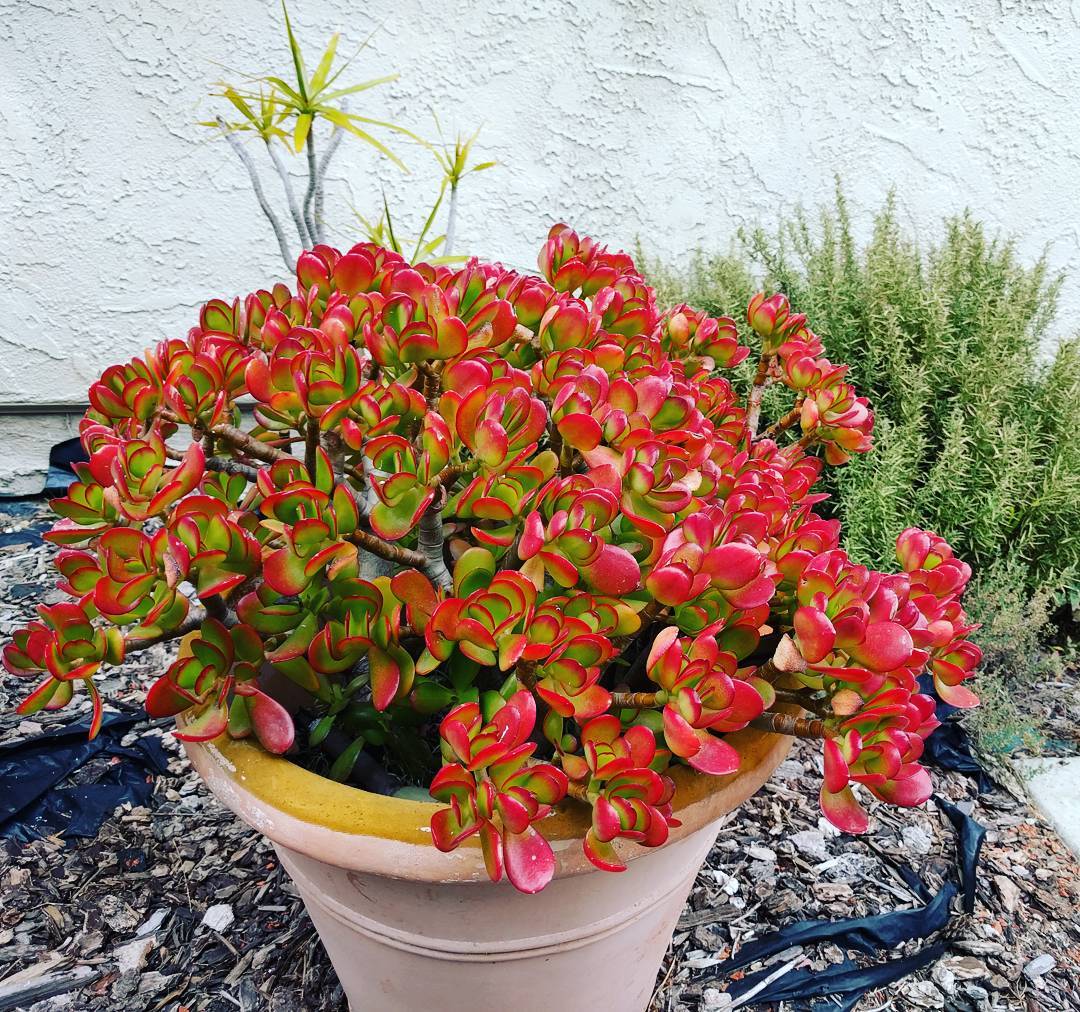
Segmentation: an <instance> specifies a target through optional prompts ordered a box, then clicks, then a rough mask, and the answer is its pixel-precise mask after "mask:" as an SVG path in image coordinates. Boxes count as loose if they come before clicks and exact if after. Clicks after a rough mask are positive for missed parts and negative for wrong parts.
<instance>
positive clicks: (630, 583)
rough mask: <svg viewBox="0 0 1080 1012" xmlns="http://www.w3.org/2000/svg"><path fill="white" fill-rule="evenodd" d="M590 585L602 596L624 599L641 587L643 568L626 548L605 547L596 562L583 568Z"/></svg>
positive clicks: (616, 546)
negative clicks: (623, 597) (608, 595)
mask: <svg viewBox="0 0 1080 1012" xmlns="http://www.w3.org/2000/svg"><path fill="white" fill-rule="evenodd" d="M582 573H583V574H584V575H585V579H586V580H588V581H589V584H590V585H591V586H592V587H593V588H595V589H596V590H598V591H599V592H600V593H601V594H610V595H611V596H612V597H622V596H623V595H624V594H629V593H631V592H632V591H634V590H637V588H638V587H639V586H640V585H641V567H640V566H638V562H637V559H635V558H634V557H633V556H632V555H631V554H630V553H629V552H628V551H627V550H626V549H625V548H620V547H619V546H618V545H604V547H603V549H602V551H601V552H600V555H599V556H598V557H597V559H596V561H595V562H592V563H590V564H589V565H587V566H582Z"/></svg>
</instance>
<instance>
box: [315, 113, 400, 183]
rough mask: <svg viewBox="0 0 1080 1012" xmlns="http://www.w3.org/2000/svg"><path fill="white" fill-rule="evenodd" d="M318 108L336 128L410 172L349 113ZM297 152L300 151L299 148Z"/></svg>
mask: <svg viewBox="0 0 1080 1012" xmlns="http://www.w3.org/2000/svg"><path fill="white" fill-rule="evenodd" d="M318 108H319V113H320V114H321V115H323V116H325V117H326V118H327V119H328V120H329V121H330V122H331V123H333V124H334V125H335V126H338V127H341V129H342V130H348V131H349V133H351V134H355V135H356V136H357V137H359V138H360V139H361V140H362V141H365V142H366V143H368V144H370V145H371V146H372V147H373V148H375V149H376V150H377V151H381V152H382V153H383V154H384V155H386V157H387V158H389V159H390V160H391V161H392V162H393V163H394V164H395V165H397V166H398V167H399V168H401V169H403V170H404V171H405V172H408V171H409V169H408V167H407V166H406V165H405V163H404V162H403V161H402V160H401V159H400V158H398V156H397V155H395V154H394V152H393V151H391V150H390V149H389V148H388V147H387V146H386V145H385V144H383V142H382V141H380V140H378V139H377V138H375V137H372V136H371V134H369V133H367V132H366V131H364V130H361V129H360V128H359V127H358V126H356V125H355V124H354V123H353V122H352V120H353V117H351V116H350V115H349V114H348V113H344V112H342V111H341V110H340V109H334V108H332V107H329V106H321V105H320V106H319V107H318ZM297 150H298V151H299V150H300V149H299V148H297Z"/></svg>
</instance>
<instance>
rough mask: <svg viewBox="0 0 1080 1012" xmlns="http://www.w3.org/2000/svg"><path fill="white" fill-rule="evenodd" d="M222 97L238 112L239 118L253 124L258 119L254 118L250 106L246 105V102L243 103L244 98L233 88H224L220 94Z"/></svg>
mask: <svg viewBox="0 0 1080 1012" xmlns="http://www.w3.org/2000/svg"><path fill="white" fill-rule="evenodd" d="M222 95H224V97H225V98H227V99H228V100H229V101H230V102H231V103H232V104H233V105H234V106H235V107H236V108H237V109H238V110H239V112H240V115H241V116H245V117H246V118H247V119H249V120H251V121H252V122H253V123H254V122H255V121H256V120H257V118H258V117H256V115H255V113H254V111H253V110H252V108H251V106H250V105H248V104H247V102H246V101H244V98H243V97H242V96H241V95H240V93H239V92H238V91H237V90H236V89H235V88H226V89H225V90H224V91H223V92H222Z"/></svg>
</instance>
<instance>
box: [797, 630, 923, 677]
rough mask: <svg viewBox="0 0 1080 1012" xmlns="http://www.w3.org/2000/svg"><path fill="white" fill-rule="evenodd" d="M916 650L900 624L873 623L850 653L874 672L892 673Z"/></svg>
mask: <svg viewBox="0 0 1080 1012" xmlns="http://www.w3.org/2000/svg"><path fill="white" fill-rule="evenodd" d="M914 649H915V644H914V643H912V641H911V633H909V632H908V631H907V629H905V628H904V627H903V626H902V625H900V623H899V622H871V623H870V625H868V626H867V627H866V633H865V636H864V637H863V640H862V642H861V643H856V644H852V645H851V646H849V647H848V653H850V654H851V656H852V657H854V658H855V660H856V661H857V662H858V663H859V664H862V665H865V666H866V667H868V668H870V669H871V670H872V671H892V670H893V669H895V668H899V667H900V666H901V665H904V664H907V662H908V661H909V660H910V659H911V652H912V650H914ZM807 659H808V660H809V658H807Z"/></svg>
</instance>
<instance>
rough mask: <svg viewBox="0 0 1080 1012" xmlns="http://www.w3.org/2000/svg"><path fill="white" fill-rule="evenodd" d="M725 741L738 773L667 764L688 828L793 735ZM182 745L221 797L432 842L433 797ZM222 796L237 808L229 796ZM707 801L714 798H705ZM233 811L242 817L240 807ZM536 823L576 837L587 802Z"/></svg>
mask: <svg viewBox="0 0 1080 1012" xmlns="http://www.w3.org/2000/svg"><path fill="white" fill-rule="evenodd" d="M726 741H727V742H728V743H729V744H730V745H732V747H734V748H735V749H736V750H737V751H738V752H739V754H740V756H741V758H742V763H741V765H740V768H739V770H738V772H736V773H732V774H729V775H727V776H719V777H718V776H708V775H704V774H701V773H698V772H696V771H695V770H692V769H690V768H689V767H685V766H677V767H673V768H672V769H671V770H669V775H670V776H671V777H672V779H673V780H674V781H675V786H676V792H675V797H674V799H673V807H674V809H675V812H676V813H677V814H678V815H679V816H680V820H681V821H682V822H683V823H685V831H692V830H694V829H697V828H699V827H700V826H701V825H703V824H704V823H705V822H706V821H709V819H708V816H709V815H710V814H711V815H712V817H714V818H715V817H718V816H719V815H722V814H724V813H725V812H727V811H730V810H732V809H733V808H735V807H737V806H738V805H739V804H741V803H742V801H744V800H745V799H746V798H747V797H749V796H750V795H752V794H753V793H755V792H756V791H757V790H758V788H759V787H760V786H761V784H763V783H764V782H765V780H767V779H768V777H769V776H770V775H771V774H772V772H773V770H774V769H775V768H776V766H777V765H779V763H780V762H781V761H782V759H783V757H784V755H786V754H787V751H788V749H789V748H790V746H791V739H788V738H785V737H783V736H781V735H777V734H773V733H769V732H764V731H757V730H753V729H749V728H748V729H745V730H742V731H737V732H735V733H733V734H730V735H727V736H726ZM186 748H187V750H188V755H189V756H190V757H191V758H192V760H193V762H194V764H195V766H196V768H197V769H198V771H199V773H200V774H201V775H202V776H203V779H204V780H206V781H207V782H208V784H209V786H210V787H211V789H212V790H214V791H215V793H217V794H218V795H219V797H220V796H221V794H222V791H221V790H219V789H218V787H217V786H216V784H215V782H214V781H215V779H217V777H220V776H221V775H222V774H224V776H225V777H226V778H227V779H228V780H231V781H232V782H233V784H234V785H235V786H236V787H237V788H239V789H241V790H242V791H243V792H245V793H247V794H249V795H251V796H253V798H254V799H257V800H258V801H260V802H262V803H263V804H264V805H266V806H269V807H270V808H272V809H275V810H277V811H278V812H281V813H283V814H284V815H286V816H289V817H291V818H292V819H296V820H299V821H300V822H304V823H310V824H314V825H318V826H322V827H325V828H326V829H329V830H332V831H334V832H336V833H345V834H349V835H353V836H364V837H373V838H377V839H384V840H394V841H397V842H401V843H423V844H424V845H426V846H431V845H432V844H431V833H430V830H429V828H428V826H429V823H430V821H431V816H432V813H433V812H434V811H435V808H436V805H437V802H434V801H432V802H425V801H415V800H412V799H408V798H397V797H389V796H387V795H383V794H374V793H372V792H370V791H365V790H362V789H360V788H358V787H353V786H351V785H349V784H342V783H338V782H337V781H334V780H330V779H329V778H327V777H324V776H320V775H319V774H317V773H312V772H311V771H309V770H306V769H304V768H303V767H302V766H299V765H298V764H296V763H294V762H292V761H290V760H289V759H287V758H285V757H282V756H275V755H271V754H270V753H268V752H266V751H265V750H264V749H263V748H262V747H261V746H260V745H258V744H257V743H256V742H254V741H253V740H251V739H243V740H235V739H232V738H230V737H229V735H228V734H227V733H225V734H222V735H221V736H219V737H218V738H216V739H214V740H213V741H212V742H207V743H202V744H196V743H190V742H189V743H186ZM211 773H213V774H217V777H213V776H211V775H210V774H211ZM222 800H223V801H225V803H226V804H227V805H229V807H231V808H233V810H234V811H237V808H236V806H235V805H233V804H230V802H229V799H227V798H224V797H222ZM709 800H712V801H714V802H715V804H708V805H703V804H702V803H703V802H705V801H709ZM701 808H704V809H707V812H701V813H700V815H701V816H704V817H698V813H697V811H696V810H697V809H701ZM238 814H241V815H242V816H243V817H245V818H247V816H246V814H245V813H244V812H240V811H238ZM248 821H251V820H250V819H249V820H248ZM537 825H538V827H539V828H540V830H541V831H542V832H543V834H544V836H545V837H547V839H548V840H550V841H551V842H552V843H555V842H557V841H566V840H580V839H581V838H582V837H583V836H584V834H585V832H586V831H587V830H588V828H589V825H590V813H589V809H588V807H587V806H586V805H585V804H583V803H581V802H579V801H576V800H573V799H567V800H566V801H564V802H562V803H561V804H560V805H558V806H556V807H555V808H554V810H553V811H552V813H551V814H550V815H549V816H548V817H547V818H545V819H543V820H542V821H541V822H540V823H538V824H537ZM256 828H259V827H256ZM470 842H475V841H470Z"/></svg>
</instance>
